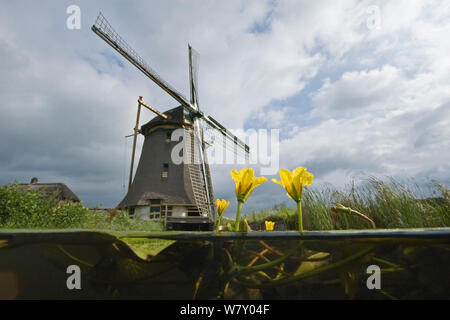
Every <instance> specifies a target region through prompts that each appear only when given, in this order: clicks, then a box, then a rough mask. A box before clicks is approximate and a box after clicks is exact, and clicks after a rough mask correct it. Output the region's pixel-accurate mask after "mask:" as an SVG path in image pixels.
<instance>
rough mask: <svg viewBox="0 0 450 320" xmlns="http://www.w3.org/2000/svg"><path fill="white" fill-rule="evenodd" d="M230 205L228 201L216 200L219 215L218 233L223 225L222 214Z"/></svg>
mask: <svg viewBox="0 0 450 320" xmlns="http://www.w3.org/2000/svg"><path fill="white" fill-rule="evenodd" d="M229 205H230V201H226V200H225V199H222V200H220V199H217V200H216V206H217V213H218V215H219V219H218V221H217V231H219V227H220V225H221V224H222V214H223V213H224V212H225V210H226V209H227V208H228V206H229Z"/></svg>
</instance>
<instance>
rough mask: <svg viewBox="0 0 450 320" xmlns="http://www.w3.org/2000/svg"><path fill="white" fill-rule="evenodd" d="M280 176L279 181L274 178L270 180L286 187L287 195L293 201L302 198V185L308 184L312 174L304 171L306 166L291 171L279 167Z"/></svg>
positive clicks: (312, 177)
mask: <svg viewBox="0 0 450 320" xmlns="http://www.w3.org/2000/svg"><path fill="white" fill-rule="evenodd" d="M280 178H281V181H277V180H275V179H272V181H273V182H275V183H278V184H280V185H282V186H283V187H284V188H285V189H286V191H287V195H288V196H289V197H290V198H291V199H293V200H294V201H296V202H299V201H300V200H302V192H303V186H310V185H311V183H312V181H313V179H314V175H313V174H312V173H310V172H308V171H306V168H303V167H298V168H296V169H294V171H292V172H290V171H289V170H287V169H281V170H280Z"/></svg>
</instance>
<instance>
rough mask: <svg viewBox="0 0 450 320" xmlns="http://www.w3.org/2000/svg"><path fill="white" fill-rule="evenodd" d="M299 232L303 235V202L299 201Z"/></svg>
mask: <svg viewBox="0 0 450 320" xmlns="http://www.w3.org/2000/svg"><path fill="white" fill-rule="evenodd" d="M297 214H298V231H300V233H303V218H302V200H300V201H297Z"/></svg>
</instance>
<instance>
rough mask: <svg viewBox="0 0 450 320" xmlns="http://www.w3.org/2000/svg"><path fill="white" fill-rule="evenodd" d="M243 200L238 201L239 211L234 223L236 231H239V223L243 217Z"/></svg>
mask: <svg viewBox="0 0 450 320" xmlns="http://www.w3.org/2000/svg"><path fill="white" fill-rule="evenodd" d="M242 204H243V202H242V201H238V207H237V212H236V222H235V224H234V231H236V232H238V231H239V224H240V221H239V220H240V218H241V209H242Z"/></svg>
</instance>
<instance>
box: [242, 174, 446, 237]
mask: <svg viewBox="0 0 450 320" xmlns="http://www.w3.org/2000/svg"><path fill="white" fill-rule="evenodd" d="M430 187H431V188H432V190H431V193H432V194H437V195H439V196H438V197H436V198H428V199H423V197H421V196H422V195H423V194H424V187H419V186H415V187H414V188H408V187H406V186H405V185H402V184H400V183H399V182H397V181H395V180H393V179H391V180H389V181H387V182H386V181H381V180H378V179H375V178H369V179H368V181H367V183H365V184H363V185H361V186H359V187H355V186H354V185H352V186H351V187H350V188H347V189H346V190H343V191H339V190H335V189H332V188H326V189H322V190H315V189H308V190H305V192H304V195H303V209H302V210H303V223H304V225H305V229H307V230H335V229H368V228H370V225H369V224H368V223H367V221H365V220H363V219H361V218H360V217H358V216H356V215H350V214H343V213H334V212H332V211H331V210H330V207H331V206H332V205H333V204H335V203H341V204H342V205H344V206H346V207H350V208H352V209H354V210H357V211H359V212H361V213H363V214H365V215H366V216H367V217H369V218H370V219H372V220H373V221H374V222H375V224H376V226H377V228H431V227H449V226H450V191H449V189H447V188H446V187H445V186H443V185H439V184H436V185H433V186H430ZM246 218H247V221H248V223H249V224H250V225H251V226H252V228H253V229H254V230H259V229H260V230H264V221H265V220H271V221H275V222H276V223H275V230H277V224H278V225H281V224H282V225H285V226H286V229H287V230H297V229H298V227H297V216H296V210H295V209H294V208H292V209H291V208H288V207H287V206H285V205H280V206H278V207H276V208H274V209H273V210H265V211H259V212H253V213H252V214H249V215H247V216H246Z"/></svg>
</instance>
